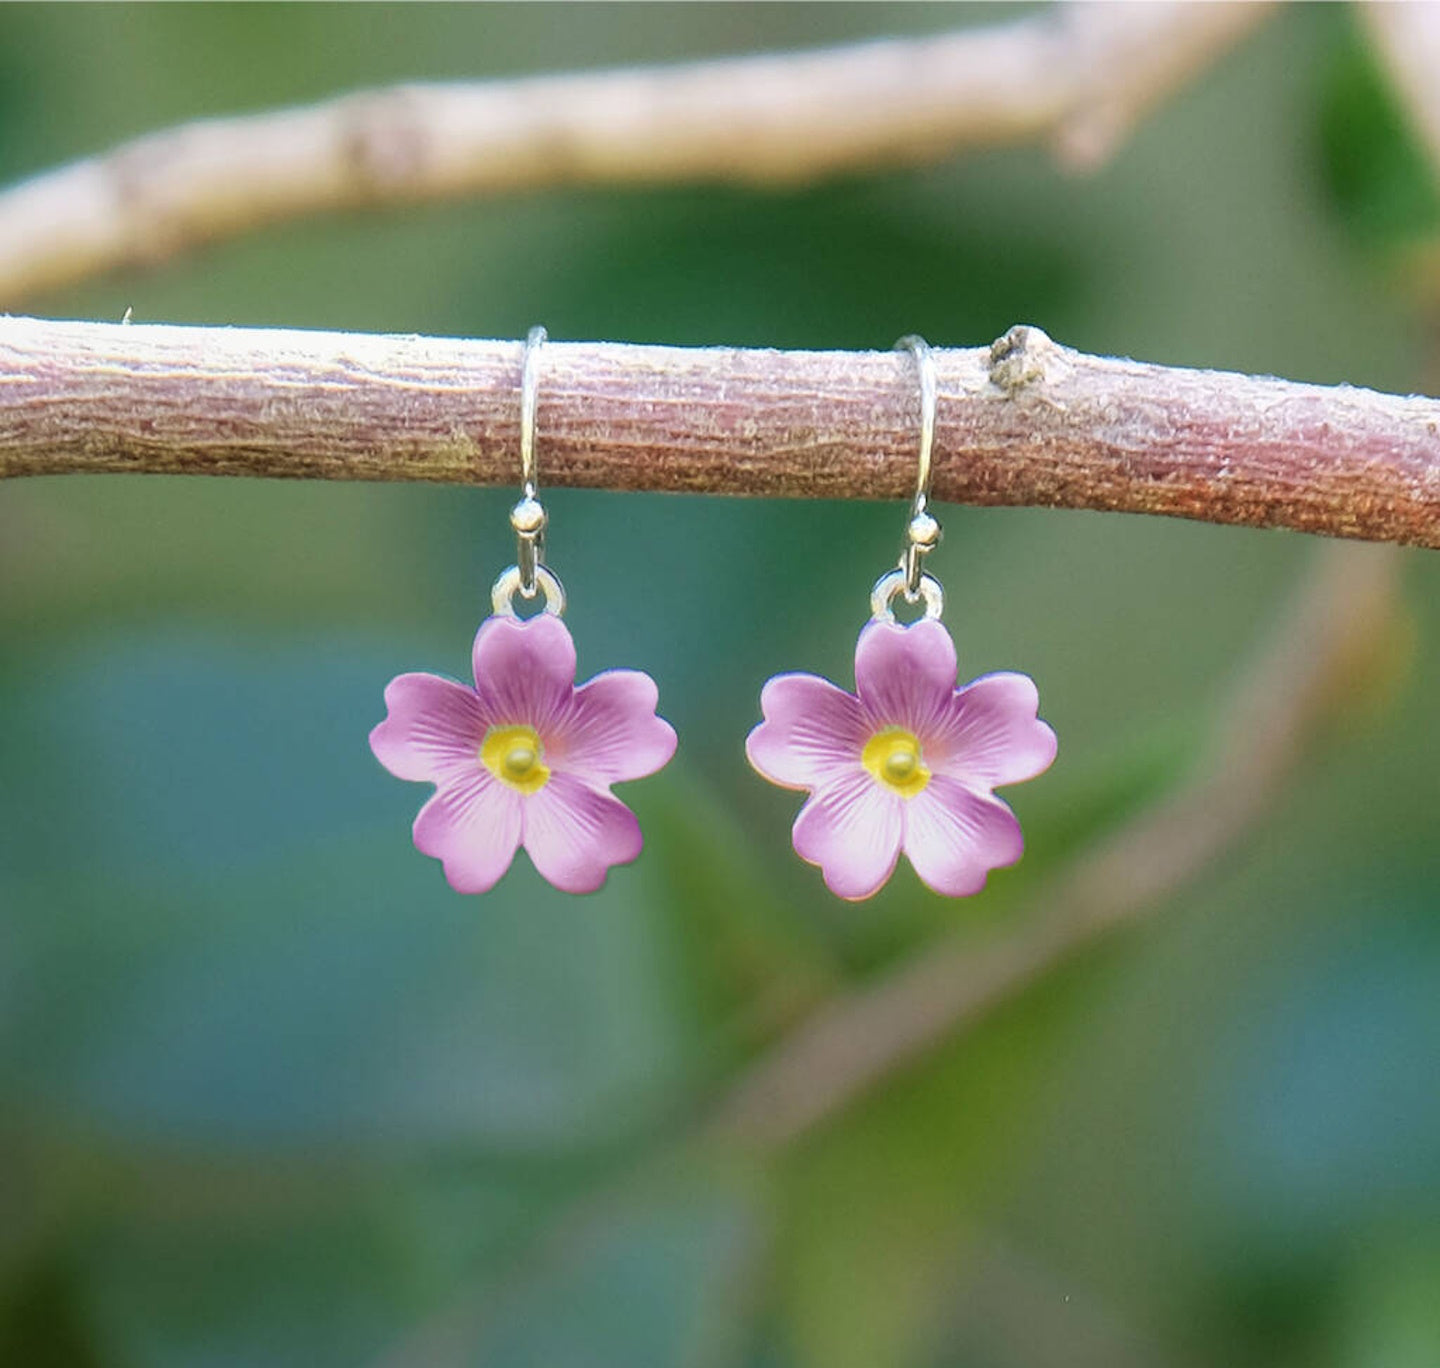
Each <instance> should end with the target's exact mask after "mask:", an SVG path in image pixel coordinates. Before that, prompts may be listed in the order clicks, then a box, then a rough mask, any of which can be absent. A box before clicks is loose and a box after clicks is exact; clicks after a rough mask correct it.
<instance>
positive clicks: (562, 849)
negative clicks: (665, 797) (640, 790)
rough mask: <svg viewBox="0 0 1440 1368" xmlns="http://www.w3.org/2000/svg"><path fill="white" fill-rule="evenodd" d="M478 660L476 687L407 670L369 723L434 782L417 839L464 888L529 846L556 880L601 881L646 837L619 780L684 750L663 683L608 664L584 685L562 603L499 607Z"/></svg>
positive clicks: (381, 754)
mask: <svg viewBox="0 0 1440 1368" xmlns="http://www.w3.org/2000/svg"><path fill="white" fill-rule="evenodd" d="M473 665H474V674H475V686H474V688H471V687H470V686H469V685H466V684H460V683H457V682H456V681H455V680H452V679H444V678H442V677H440V676H439V675H432V674H403V675H398V676H397V677H396V678H394V679H392V680H391V681H390V684H389V685H388V686H387V688H386V690H385V704H386V707H387V709H388V714H387V716H386V718H385V720H384V721H383V722H381V723H380V724H379V725H378V726H377V727H376V728H375V729H374V730H373V731H372V732H371V733H370V747H371V749H372V750H373V751H374V752H375V755H376V757H377V758H378V759H379V761H380V763H381V764H382V765H384V766H385V768H386V769H388V770H389V771H390V772H391V773H392V774H394V775H396V776H397V777H398V778H401V779H413V780H417V781H428V782H429V783H432V784H434V785H435V786H436V787H435V794H434V796H433V797H432V798H431V799H430V801H429V802H427V803H426V804H425V806H424V807H423V808H421V809H420V815H419V816H418V817H417V818H416V819H415V828H414V834H415V845H416V848H417V849H419V850H420V851H422V852H423V853H424V854H426V855H432V856H434V857H435V858H436V859H438V860H441V861H443V862H444V866H445V877H446V878H447V879H448V880H449V882H450V886H451V887H452V888H454V889H455V891H456V892H458V893H484V892H485V891H487V890H488V889H490V888H492V887H493V886H494V885H495V883H496V882H497V880H499V878H500V876H501V875H502V874H504V873H505V871H506V870H507V869H508V868H509V867H510V862H511V860H513V859H514V857H515V851H516V850H517V849H518V848H519V847H520V846H522V845H523V846H524V847H525V850H526V852H527V853H528V854H529V856H530V859H531V860H532V861H533V862H534V865H535V868H536V869H537V870H539V872H540V873H541V874H542V875H543V876H544V877H545V878H546V879H548V880H549V881H550V882H551V883H552V884H554V885H555V887H556V888H559V889H562V890H564V891H565V892H567V893H592V892H594V891H595V890H596V889H597V888H599V887H600V886H601V885H602V884H603V883H604V882H605V876H606V874H607V872H608V871H609V869H610V868H611V866H612V865H617V864H625V863H628V862H629V861H631V860H633V859H635V857H636V856H637V855H639V854H640V849H641V846H642V845H643V841H642V838H641V835H640V824H639V822H637V821H636V819H635V814H634V813H633V812H631V811H630V809H629V808H628V807H626V806H625V804H624V803H622V802H621V801H620V800H619V799H618V798H616V797H615V796H614V795H613V794H612V793H611V792H610V785H611V784H615V783H620V782H623V781H625V780H628V779H642V778H644V777H645V776H646V775H648V774H654V773H655V772H656V771H657V770H659V769H662V768H663V767H664V766H665V765H666V764H667V763H668V762H669V760H670V757H671V756H672V755H674V753H675V731H674V728H672V727H671V726H670V724H669V723H668V722H666V721H665V720H664V719H663V718H660V717H657V716H656V715H655V704H656V701H657V698H658V691H657V690H656V687H655V683H654V681H653V680H652V679H651V678H650V676H649V675H647V674H645V673H643V672H642V671H640V670H606V671H605V672H604V673H602V674H598V675H596V676H595V678H594V679H592V680H590V681H589V682H588V683H585V684H582V685H581V686H580V687H579V688H576V687H575V643H574V642H573V640H572V639H571V637H570V633H569V631H568V630H567V628H566V627H565V624H564V623H563V622H562V621H561V620H560V619H559V618H558V617H557V616H555V615H554V614H551V613H541V614H539V615H537V616H536V617H533V618H530V619H529V620H523V621H522V620H521V619H518V618H513V617H501V616H497V617H492V618H488V619H487V620H486V621H485V622H484V623H482V624H481V627H480V630H479V632H478V633H477V634H476V637H475V649H474V654H473Z"/></svg>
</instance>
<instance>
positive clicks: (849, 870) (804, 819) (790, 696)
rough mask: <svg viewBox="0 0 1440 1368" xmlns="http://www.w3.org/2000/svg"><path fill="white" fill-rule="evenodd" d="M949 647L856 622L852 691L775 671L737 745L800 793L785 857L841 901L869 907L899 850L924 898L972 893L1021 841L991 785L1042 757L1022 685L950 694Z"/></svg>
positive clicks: (919, 633) (1047, 740)
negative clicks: (811, 870)
mask: <svg viewBox="0 0 1440 1368" xmlns="http://www.w3.org/2000/svg"><path fill="white" fill-rule="evenodd" d="M955 683H956V665H955V643H954V642H953V641H951V639H950V633H949V632H947V631H946V630H945V628H944V627H942V626H941V625H940V623H939V621H938V620H936V619H933V618H924V619H921V620H920V621H919V622H915V623H912V624H911V625H910V626H908V627H902V626H900V625H898V624H896V623H893V622H884V621H874V622H870V623H868V624H867V625H866V626H865V628H864V629H863V630H862V631H861V633H860V640H859V642H858V643H857V644H856V647H855V687H856V694H858V695H859V696H858V697H857V696H856V694H848V693H846V692H845V691H844V690H843V689H839V688H837V687H836V686H835V685H834V684H831V683H830V682H829V681H828V680H825V679H821V678H819V676H817V675H810V674H782V675H776V676H775V677H774V678H773V679H771V680H770V681H769V683H767V684H766V685H765V688H764V691H763V692H762V693H761V695H760V708H761V711H762V712H763V713H764V714H765V720H764V721H763V722H762V723H760V725H759V726H758V727H756V728H755V730H754V731H752V732H751V733H750V736H749V738H748V740H747V741H746V743H745V751H746V754H747V755H748V756H749V757H750V763H751V764H752V765H754V767H755V768H756V769H757V770H758V771H759V772H760V773H761V775H763V776H764V777H765V778H766V779H768V780H770V782H771V783H772V784H780V785H782V786H783V787H785V788H794V789H805V790H808V791H809V793H810V798H809V800H808V801H807V802H806V803H805V806H804V807H802V808H801V809H800V815H799V816H798V817H797V818H796V819H795V829H794V841H795V852H796V854H798V855H799V856H800V858H801V859H803V860H808V861H809V862H810V863H811V864H815V865H819V866H820V869H821V871H822V873H823V874H824V877H825V884H826V886H827V887H828V888H829V889H830V891H831V892H832V893H836V894H838V895H839V896H840V897H842V898H851V899H860V898H868V897H870V896H871V895H872V894H874V893H877V892H878V891H879V890H880V889H881V888H882V887H883V886H884V884H885V882H886V881H887V880H888V879H889V877H890V875H891V874H892V873H894V870H895V865H896V862H897V861H898V860H899V858H900V852H901V851H902V850H903V851H904V852H905V854H906V855H907V856H909V858H910V863H911V864H912V865H914V867H915V872H916V873H917V874H918V875H919V876H920V878H921V879H922V880H923V881H924V882H925V883H926V884H928V885H929V886H930V887H931V888H933V889H934V890H935V891H936V892H937V893H944V894H947V895H948V896H950V897H961V896H963V895H966V894H970V893H978V892H979V891H980V890H981V888H983V887H984V886H985V876H986V874H987V873H989V871H990V870H992V869H997V868H999V867H1001V866H1003V865H1011V864H1014V863H1015V862H1016V861H1017V860H1018V859H1019V858H1020V853H1021V851H1022V849H1023V848H1024V842H1023V840H1022V838H1021V835H1020V823H1019V822H1017V821H1016V820H1015V814H1014V813H1013V812H1011V811H1010V809H1009V808H1008V807H1007V806H1006V805H1005V804H1004V803H1003V802H1001V801H1000V799H998V798H996V797H995V795H994V793H993V792H992V790H993V789H994V788H995V787H996V785H999V784H1015V783H1019V782H1020V781H1021V780H1022V779H1033V778H1034V777H1035V776H1036V775H1037V774H1041V773H1043V772H1044V771H1045V770H1046V769H1048V768H1049V766H1050V763H1051V761H1053V760H1054V759H1055V733H1054V732H1053V731H1051V730H1050V728H1049V727H1048V726H1047V725H1046V724H1045V723H1044V722H1041V721H1040V720H1039V719H1037V718H1036V716H1035V709H1036V707H1037V705H1038V702H1039V699H1038V696H1037V694H1036V691H1035V685H1034V683H1033V681H1032V680H1031V679H1030V678H1029V676H1028V675H1023V674H990V675H984V676H982V677H981V678H979V679H977V680H975V681H974V682H973V683H971V684H967V685H966V686H965V687H964V688H963V689H957V688H956V687H955Z"/></svg>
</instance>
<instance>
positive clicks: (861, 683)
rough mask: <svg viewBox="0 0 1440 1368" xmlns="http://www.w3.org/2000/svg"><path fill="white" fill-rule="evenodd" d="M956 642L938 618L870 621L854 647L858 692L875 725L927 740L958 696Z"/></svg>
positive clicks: (856, 688) (856, 687)
mask: <svg viewBox="0 0 1440 1368" xmlns="http://www.w3.org/2000/svg"><path fill="white" fill-rule="evenodd" d="M955 678H956V674H955V643H954V642H953V641H951V640H950V633H949V632H947V631H946V630H945V628H944V627H942V626H941V625H940V623H939V622H938V621H937V620H936V619H934V618H921V620H920V621H919V622H912V623H911V624H910V625H909V626H908V627H902V626H900V625H899V624H898V623H893V622H871V623H868V624H867V625H866V626H865V627H864V628H863V629H862V631H861V633H860V640H859V642H857V643H856V646H855V690H856V692H857V693H858V694H859V695H860V701H861V703H863V704H864V705H865V711H866V712H867V713H868V714H869V716H870V719H871V721H872V722H873V723H874V724H875V725H877V726H898V727H908V728H909V729H910V730H911V731H913V732H915V733H916V734H917V735H920V736H922V737H923V736H924V735H925V734H926V733H927V732H929V731H931V730H932V729H933V728H934V725H935V723H936V722H937V721H938V719H940V718H942V717H944V716H945V713H946V709H947V708H948V707H949V704H950V698H951V695H952V694H953V693H954V692H955Z"/></svg>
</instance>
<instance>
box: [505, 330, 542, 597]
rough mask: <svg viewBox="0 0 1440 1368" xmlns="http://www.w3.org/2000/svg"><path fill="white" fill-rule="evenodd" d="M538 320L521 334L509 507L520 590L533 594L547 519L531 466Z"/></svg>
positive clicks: (536, 395) (537, 382)
mask: <svg viewBox="0 0 1440 1368" xmlns="http://www.w3.org/2000/svg"><path fill="white" fill-rule="evenodd" d="M548 336H549V335H548V334H547V333H546V331H545V329H544V328H542V327H541V326H540V325H539V324H538V323H537V324H536V325H535V327H533V328H531V329H530V332H529V335H528V336H527V337H526V338H525V353H524V359H523V362H522V365H521V371H520V485H521V496H520V502H519V503H517V504H516V505H515V507H514V508H512V509H511V510H510V526H511V527H513V528H514V529H515V538H516V550H515V564H516V566H517V567H518V569H519V571H520V576H519V580H520V582H519V585H518V586H517V587H518V588H519V590H520V593H521V594H522V595H524V597H525V598H527V599H528V598H534V597H535V593H536V589H537V588H538V582H537V579H536V571H537V570H538V569H539V567H541V566H542V565H544V564H545V526H546V524H547V523H548V522H549V521H550V518H549V515H548V514H547V513H546V512H545V507H544V505H543V504H542V503H541V502H540V498H539V494H538V489H539V481H538V477H537V475H536V469H535V404H536V401H537V399H538V398H539V392H540V349H541V348H542V347H543V346H544V345H545V342H546V340H547V339H548Z"/></svg>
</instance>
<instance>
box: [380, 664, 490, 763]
mask: <svg viewBox="0 0 1440 1368" xmlns="http://www.w3.org/2000/svg"><path fill="white" fill-rule="evenodd" d="M385 706H386V708H387V709H388V710H389V711H388V715H387V716H386V718H385V720H384V721H383V722H381V723H380V724H379V726H377V727H375V728H374V730H373V731H371V733H370V749H371V750H373V751H374V752H375V758H376V759H377V760H379V761H380V763H381V764H382V765H384V766H385V768H386V769H388V770H389V771H390V773H391V774H393V775H395V777H396V778H397V779H415V780H429V781H430V782H431V783H440V782H441V781H442V780H444V779H446V778H447V777H450V776H453V775H456V774H459V773H464V772H467V771H469V770H471V769H474V768H476V767H477V766H478V765H479V763H480V760H479V748H480V742H481V740H482V739H483V738H484V735H485V717H484V712H483V710H482V708H481V705H480V699H479V698H478V697H477V696H476V694H475V691H474V690H473V689H469V688H467V687H466V686H465V685H464V684H457V683H456V682H455V681H454V680H453V679H442V678H440V676H439V675H432V674H403V675H396V677H395V678H394V679H392V680H391V681H390V683H389V684H387V685H386V686H385Z"/></svg>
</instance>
